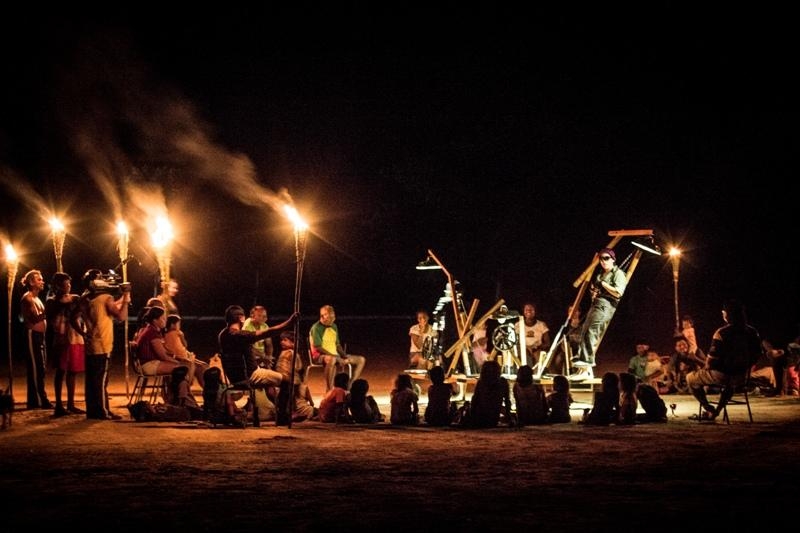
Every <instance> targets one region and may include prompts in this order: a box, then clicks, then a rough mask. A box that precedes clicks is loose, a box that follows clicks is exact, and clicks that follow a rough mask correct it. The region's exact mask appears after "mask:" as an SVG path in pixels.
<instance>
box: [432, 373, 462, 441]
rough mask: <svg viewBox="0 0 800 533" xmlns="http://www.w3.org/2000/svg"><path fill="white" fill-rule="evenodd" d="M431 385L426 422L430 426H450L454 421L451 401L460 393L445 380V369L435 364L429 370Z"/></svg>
mask: <svg viewBox="0 0 800 533" xmlns="http://www.w3.org/2000/svg"><path fill="white" fill-rule="evenodd" d="M428 377H429V378H430V380H431V385H430V386H429V387H428V405H427V407H425V423H427V424H428V425H429V426H449V425H450V423H451V422H452V421H453V415H454V413H453V408H452V406H453V404H452V402H451V401H450V400H451V398H452V397H453V396H455V395H456V394H458V389H457V388H454V387H453V384H451V383H445V382H444V369H443V368H442V367H440V366H435V367H433V368H431V369H430V370H429V371H428Z"/></svg>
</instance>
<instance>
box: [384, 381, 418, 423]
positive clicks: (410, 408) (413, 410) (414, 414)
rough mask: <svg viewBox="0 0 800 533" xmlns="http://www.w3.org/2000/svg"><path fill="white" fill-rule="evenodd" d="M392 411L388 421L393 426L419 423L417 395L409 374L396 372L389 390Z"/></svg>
mask: <svg viewBox="0 0 800 533" xmlns="http://www.w3.org/2000/svg"><path fill="white" fill-rule="evenodd" d="M391 407H392V413H391V418H390V421H391V423H392V424H393V425H395V426H411V425H416V424H417V423H419V397H418V396H417V393H416V392H414V385H413V383H412V381H411V376H409V375H408V374H405V373H403V374H398V375H397V378H395V380H394V389H392V392H391Z"/></svg>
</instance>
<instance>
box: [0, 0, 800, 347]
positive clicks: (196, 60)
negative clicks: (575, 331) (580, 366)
mask: <svg viewBox="0 0 800 533" xmlns="http://www.w3.org/2000/svg"><path fill="white" fill-rule="evenodd" d="M378 9H379V8H375V7H367V5H360V4H339V5H337V6H335V7H330V6H329V7H323V8H315V9H311V8H309V9H305V8H303V7H298V8H296V9H292V10H291V11H289V10H276V9H273V8H268V7H262V8H248V9H244V8H234V7H230V8H227V10H223V11H222V12H217V11H214V12H211V11H209V12H202V11H197V10H196V9H193V10H192V11H191V12H189V11H186V12H181V13H163V12H158V11H156V12H153V11H147V12H144V10H143V8H141V7H139V8H137V9H133V8H128V9H124V8H121V9H120V10H119V11H117V12H115V13H97V12H95V13H92V14H81V13H76V12H75V11H74V10H73V11H70V12H69V13H52V12H51V13H49V14H47V15H43V14H41V13H33V12H18V13H15V12H10V13H9V16H8V17H5V19H4V21H3V22H2V24H3V32H2V37H0V48H1V49H2V52H0V57H2V60H3V64H4V65H5V75H4V82H3V83H2V85H1V86H0V101H2V104H0V173H2V177H3V183H4V185H5V186H4V187H3V188H0V199H2V206H3V209H2V213H0V234H1V235H2V237H3V242H4V243H5V242H8V241H10V242H13V243H14V245H15V246H16V247H17V250H18V251H20V252H21V253H22V258H21V264H20V267H19V275H21V274H23V273H24V272H25V271H26V270H27V269H29V268H40V269H42V270H43V271H44V273H45V277H46V279H48V280H49V278H50V276H51V275H52V273H53V271H54V270H55V261H54V259H53V250H52V244H51V241H50V234H49V226H48V225H47V222H46V220H47V218H48V217H49V213H48V212H47V211H48V210H52V211H54V212H56V213H58V214H59V215H60V216H62V218H64V220H65V222H66V224H67V226H68V236H67V240H66V244H65V250H64V259H63V262H64V268H65V270H67V271H68V272H69V273H70V274H71V275H72V276H73V278H75V279H77V280H79V279H80V277H81V275H82V273H83V272H84V271H85V270H86V269H87V268H90V267H97V268H101V269H104V270H105V269H108V268H113V267H114V266H115V265H116V264H117V263H118V262H119V258H118V256H117V252H116V250H115V245H116V236H115V234H114V224H115V221H116V219H117V218H118V217H124V218H125V219H126V220H127V221H128V224H129V225H130V226H132V231H133V233H132V235H131V244H130V251H131V253H133V254H134V255H135V256H136V260H135V261H132V262H131V263H129V265H128V266H129V277H130V279H131V281H132V282H133V285H134V307H135V308H136V309H138V307H140V306H141V305H143V304H144V301H145V300H146V299H147V298H148V297H150V296H152V295H153V293H154V286H155V279H156V276H157V271H158V269H157V264H156V262H155V259H154V256H153V251H152V247H151V246H150V244H149V243H150V241H149V237H148V234H147V223H146V220H147V217H146V214H147V211H148V209H150V208H152V207H153V206H163V207H165V208H166V210H167V212H168V214H169V217H170V220H171V221H172V223H173V225H174V226H175V228H176V238H175V241H174V248H173V255H172V257H173V264H172V268H171V273H172V275H173V276H174V277H176V278H178V280H179V281H180V284H181V293H180V296H179V304H180V307H181V312H182V314H184V315H186V316H187V317H189V316H192V317H198V316H211V317H217V316H221V315H222V313H223V311H224V308H225V307H226V306H227V305H228V304H231V303H238V304H241V305H244V306H245V307H249V306H250V305H252V304H254V303H261V304H265V305H267V306H268V308H269V310H270V315H271V319H278V318H280V317H283V316H286V315H287V314H289V313H290V312H291V310H292V302H293V295H294V290H295V274H296V272H295V247H294V240H293V234H292V229H291V226H290V225H289V224H288V222H287V220H286V219H285V218H284V216H283V215H282V214H281V213H280V212H279V211H277V210H276V209H275V208H274V206H275V205H276V204H274V203H273V200H274V199H275V198H277V197H278V193H280V191H281V190H283V189H285V190H286V191H288V193H289V194H290V195H291V198H292V199H293V200H294V204H295V205H296V207H297V209H298V210H299V212H300V213H301V214H302V215H303V216H304V217H305V218H306V219H307V221H308V222H309V223H310V225H311V234H310V235H309V238H308V247H307V257H306V261H305V263H304V267H305V268H304V275H303V285H302V293H301V294H302V298H301V309H302V311H303V314H304V316H305V317H306V319H307V321H308V323H309V324H310V322H311V321H313V320H314V319H316V313H317V310H318V308H319V306H320V305H322V304H324V303H332V304H334V305H335V306H336V308H337V311H338V314H339V316H340V317H342V318H343V319H344V322H343V325H344V326H345V327H347V320H348V317H378V316H380V317H395V319H399V320H401V322H402V321H403V320H405V319H407V320H405V322H402V327H395V328H394V329H397V330H398V331H399V333H397V335H398V336H399V338H398V340H397V342H398V345H399V346H400V349H401V350H405V349H406V346H405V345H406V343H407V339H406V337H405V331H406V330H407V327H408V326H410V324H411V323H412V320H413V314H414V311H415V310H416V309H417V308H419V307H428V308H431V307H432V306H433V305H434V304H435V302H436V300H437V299H438V297H439V296H440V295H441V294H442V291H443V289H444V283H445V278H444V276H442V274H441V273H440V272H435V271H433V272H420V271H416V270H415V269H414V265H415V264H416V263H417V262H419V261H421V260H422V259H424V258H425V255H426V250H427V249H429V248H430V249H432V250H433V251H434V252H435V253H436V255H437V256H438V257H439V258H440V259H441V261H442V262H443V263H444V264H445V266H446V267H447V268H448V270H449V271H450V272H451V273H452V274H453V276H454V277H455V278H456V279H457V280H459V282H460V283H461V287H462V289H463V291H464V295H465V301H466V303H467V305H468V306H469V305H470V304H471V302H472V300H473V299H476V298H477V299H479V300H480V307H479V314H481V313H482V312H484V311H485V310H487V309H488V308H489V307H490V306H491V305H492V304H494V302H495V301H496V300H497V299H499V298H503V299H505V300H506V302H507V303H508V305H509V307H511V308H512V309H519V310H521V307H522V302H523V301H524V300H527V299H533V300H535V301H536V302H538V303H539V315H540V316H541V318H543V319H545V320H546V321H547V322H548V323H549V324H550V326H551V329H554V330H555V329H557V328H558V326H559V325H560V324H561V323H562V322H563V321H564V319H565V315H566V308H567V306H568V305H569V304H571V303H572V300H573V298H574V297H575V294H576V291H575V289H574V288H573V286H572V282H573V281H574V280H575V279H576V278H577V277H578V275H579V274H580V273H581V272H582V271H583V269H584V268H585V267H586V266H587V265H588V264H589V262H590V260H591V259H592V255H593V253H594V252H595V251H596V250H597V249H598V248H600V247H602V246H604V245H605V244H606V243H607V242H608V241H609V240H610V237H609V236H608V235H607V232H608V231H610V230H618V229H639V228H647V229H653V230H654V231H655V234H656V239H657V241H658V242H659V244H661V245H662V246H663V247H665V248H666V247H667V246H668V245H670V244H675V245H679V246H680V247H681V248H682V249H683V250H684V258H683V260H682V262H681V270H680V285H679V288H680V311H681V314H683V313H690V314H692V315H693V316H694V317H695V319H696V322H697V328H698V339H699V343H700V345H701V347H703V348H705V347H707V345H708V341H709V339H710V335H711V332H712V331H713V329H714V328H715V327H717V326H719V325H720V322H721V317H720V314H719V308H720V304H721V302H722V301H723V300H724V299H725V298H727V297H730V296H737V297H739V298H742V299H743V300H744V301H745V303H746V304H747V306H748V309H749V312H750V317H751V320H752V322H753V323H754V324H755V325H756V326H757V327H758V328H759V329H760V330H761V331H762V333H763V334H764V336H766V337H769V338H772V339H774V340H775V341H776V342H777V343H779V344H784V343H785V342H787V341H788V340H790V339H791V338H793V337H794V336H795V335H796V334H797V333H798V322H799V319H798V292H799V291H798V274H797V272H798V269H797V267H796V261H797V260H796V257H797V253H796V251H795V245H796V243H797V242H798V229H797V223H796V221H795V218H796V217H795V207H794V195H793V194H792V190H793V188H794V187H793V186H792V185H791V184H792V183H793V182H794V179H795V175H794V174H795V173H794V172H793V170H794V168H795V165H793V163H794V160H795V159H796V156H795V150H794V149H795V146H796V140H797V136H796V134H795V133H794V128H793V126H794V122H795V118H796V116H797V113H796V112H797V105H796V103H795V93H796V91H794V90H793V89H794V88H795V87H796V86H795V85H794V83H789V80H790V79H792V78H793V76H792V73H791V68H792V66H793V65H794V64H795V62H796V61H795V58H794V54H793V46H790V45H793V43H792V39H791V34H790V33H789V32H790V30H791V29H792V28H790V25H789V20H790V19H791V17H788V16H787V14H786V13H781V12H779V11H770V10H769V9H768V8H766V7H763V8H762V7H759V8H753V6H750V7H749V8H748V10H744V9H735V8H733V7H731V6H730V5H720V6H715V5H710V6H705V7H697V6H684V5H682V4H674V3H671V2H657V3H651V4H649V5H648V6H647V7H641V6H637V7H631V6H625V5H622V6H615V7H610V8H609V7H607V6H604V7H603V8H598V7H592V8H586V7H583V6H581V7H578V6H572V7H565V8H563V9H551V10H533V11H532V12H529V10H526V11H524V12H523V11H516V10H513V9H508V10H492V11H486V10H479V9H477V8H475V9H471V10H468V9H466V8H464V7H463V6H459V5H457V4H453V5H444V6H439V7H437V8H432V7H430V6H426V7H419V8H414V7H407V6H402V7H401V6H399V5H396V6H384V7H383V8H380V11H378ZM520 9H521V8H520ZM756 9H757V10H756ZM790 93H791V94H790ZM101 184H105V185H103V186H101ZM134 188H136V189H137V191H138V192H136V193H134V192H132V191H133V189H134ZM143 188H145V189H147V190H148V191H149V196H148V197H147V199H146V200H141V198H142V197H143V196H142V190H143ZM633 250H634V249H633V248H632V247H631V245H630V239H624V240H623V241H622V242H621V243H620V244H619V245H618V247H617V254H618V260H619V262H622V260H623V259H625V258H626V257H627V256H628V255H629V254H630V253H632V252H633ZM19 275H18V277H17V279H19ZM76 286H77V287H76V290H77V289H78V288H79V283H76ZM20 295H21V291H20V290H19V286H18V285H17V286H16V287H15V292H14V294H13V297H12V304H13V305H14V306H16V302H17V300H18V299H19V296H20ZM6 298H7V296H5V295H4V296H3V301H4V302H6ZM13 314H14V313H13V312H12V316H13ZM132 314H134V313H132ZM398 317H399V318H398ZM359 324H362V323H360V322H357V321H352V324H351V325H349V327H350V330H349V331H347V334H348V336H349V337H350V338H351V339H352V338H353V337H361V336H364V335H366V334H367V332H365V331H364V329H365V328H364V326H363V325H362V326H360V325H359ZM220 325H221V322H220V323H217V322H213V328H211V327H209V329H213V330H216V329H218V326H220ZM673 327H674V307H673V285H672V273H671V268H670V264H669V261H668V260H667V259H666V258H658V257H655V256H645V257H643V259H642V261H641V263H640V265H639V267H638V269H637V270H636V273H635V274H634V276H633V278H632V280H631V283H630V286H629V288H628V291H627V292H626V295H625V298H624V299H623V301H622V304H621V306H620V308H619V310H618V313H617V317H616V318H615V319H614V322H613V323H612V326H611V329H610V331H609V334H608V336H607V341H606V342H608V343H609V345H616V346H618V347H619V349H620V350H623V351H627V352H632V346H633V336H634V335H637V336H638V335H644V336H646V337H649V338H650V339H651V340H652V342H653V344H654V345H655V346H656V347H657V348H658V349H660V350H662V351H666V350H669V349H671V341H670V339H671V335H672V330H673ZM393 331H394V330H393ZM394 334H396V332H393V335H394Z"/></svg>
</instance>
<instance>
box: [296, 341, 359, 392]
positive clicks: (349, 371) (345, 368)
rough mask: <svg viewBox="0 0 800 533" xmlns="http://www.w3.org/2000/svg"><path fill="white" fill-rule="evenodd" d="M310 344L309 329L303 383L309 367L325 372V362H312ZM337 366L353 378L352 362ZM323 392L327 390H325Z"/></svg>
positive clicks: (306, 377) (306, 379)
mask: <svg viewBox="0 0 800 533" xmlns="http://www.w3.org/2000/svg"><path fill="white" fill-rule="evenodd" d="M312 346H313V343H312V342H311V332H310V331H309V332H308V349H307V350H306V356H307V360H306V368H305V372H304V373H303V381H304V382H305V383H309V381H308V375H309V374H310V373H311V369H312V368H319V369H320V370H322V372H323V374H324V373H325V363H315V362H314V355H313V354H312V353H311V347H312ZM345 352H347V348H346V347H345ZM339 367H340V368H341V369H342V370H343V371H346V372H347V374H348V375H349V376H350V379H351V380H352V379H353V365H352V364H350V363H343V364H341V365H339ZM323 377H324V376H323ZM326 388H327V382H326ZM325 392H327V390H326V391H325Z"/></svg>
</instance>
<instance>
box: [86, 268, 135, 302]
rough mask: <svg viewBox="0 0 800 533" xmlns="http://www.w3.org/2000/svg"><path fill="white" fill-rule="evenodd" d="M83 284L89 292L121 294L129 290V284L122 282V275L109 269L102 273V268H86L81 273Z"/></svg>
mask: <svg viewBox="0 0 800 533" xmlns="http://www.w3.org/2000/svg"><path fill="white" fill-rule="evenodd" d="M83 285H84V287H85V288H86V290H88V291H89V292H92V293H94V294H112V295H115V296H121V295H122V293H125V292H130V290H131V284H130V283H129V282H124V283H123V282H122V276H120V275H119V274H117V273H116V272H114V271H113V270H110V269H109V271H108V272H106V273H104V272H103V271H102V270H99V269H97V268H93V269H91V270H87V271H86V274H84V275H83Z"/></svg>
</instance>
